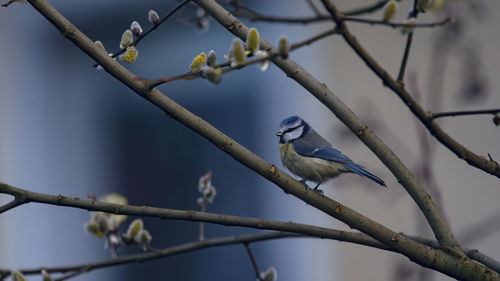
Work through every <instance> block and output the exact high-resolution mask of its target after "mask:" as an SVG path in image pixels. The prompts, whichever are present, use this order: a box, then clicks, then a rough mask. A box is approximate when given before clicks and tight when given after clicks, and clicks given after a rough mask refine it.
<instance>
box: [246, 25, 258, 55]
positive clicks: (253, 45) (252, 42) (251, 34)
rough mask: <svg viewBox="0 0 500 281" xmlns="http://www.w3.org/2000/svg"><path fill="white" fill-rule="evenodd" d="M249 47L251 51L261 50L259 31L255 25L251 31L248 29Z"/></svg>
mask: <svg viewBox="0 0 500 281" xmlns="http://www.w3.org/2000/svg"><path fill="white" fill-rule="evenodd" d="M247 47H248V50H249V51H250V53H255V52H256V51H258V50H259V32H258V31H257V29H256V28H255V27H252V28H250V31H248V34H247Z"/></svg>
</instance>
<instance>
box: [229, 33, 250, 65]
mask: <svg viewBox="0 0 500 281" xmlns="http://www.w3.org/2000/svg"><path fill="white" fill-rule="evenodd" d="M231 50H232V53H233V55H232V57H233V58H234V62H233V64H232V65H233V66H238V65H243V64H245V63H246V62H247V56H246V55H245V50H244V49H243V44H242V43H241V40H240V39H234V40H233V47H232V49H231Z"/></svg>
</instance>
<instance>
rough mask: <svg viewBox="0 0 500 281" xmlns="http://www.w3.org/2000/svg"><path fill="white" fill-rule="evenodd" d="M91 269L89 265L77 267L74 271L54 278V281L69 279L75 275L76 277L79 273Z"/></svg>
mask: <svg viewBox="0 0 500 281" xmlns="http://www.w3.org/2000/svg"><path fill="white" fill-rule="evenodd" d="M90 270H91V269H89V267H88V266H82V267H81V268H78V269H76V270H75V271H74V272H71V273H68V274H66V275H64V276H62V277H59V278H57V279H54V281H64V280H69V279H71V278H73V277H76V276H78V275H82V274H84V273H87V272H89V271H90Z"/></svg>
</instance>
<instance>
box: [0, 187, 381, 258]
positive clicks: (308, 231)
mask: <svg viewBox="0 0 500 281" xmlns="http://www.w3.org/2000/svg"><path fill="white" fill-rule="evenodd" d="M302 189H304V187H303V186H302ZM0 193H4V194H11V195H14V196H24V197H25V198H26V200H25V201H26V202H35V203H43V204H49V205H56V206H65V207H72V208H78V209H83V210H87V211H101V212H107V213H113V214H123V215H133V216H143V217H156V218H160V219H176V220H185V221H198V222H208V223H215V224H220V225H225V226H228V225H229V226H241V227H251V228H256V229H267V230H276V231H286V232H293V233H297V234H303V235H308V236H313V237H320V238H330V239H334V240H340V241H346V242H353V243H359V244H363V245H366V246H371V247H376V248H382V249H389V248H388V247H386V246H384V245H383V244H380V243H379V242H377V241H376V240H374V239H373V238H371V237H369V236H366V235H364V234H362V233H353V232H346V231H338V230H333V229H329V228H324V227H318V226H313V225H307V224H299V223H292V222H278V221H269V220H263V219H257V218H246V217H238V216H228V215H222V214H213V213H207V212H197V211H192V210H175V209H165V208H155V207H148V206H133V205H118V204H112V203H104V202H98V201H94V200H84V199H80V198H74V197H67V196H62V195H57V196H54V195H48V194H44V193H38V192H33V191H28V190H25V189H21V188H18V187H14V186H11V185H8V184H6V183H3V182H0ZM310 193H312V192H310ZM345 239H347V240H345Z"/></svg>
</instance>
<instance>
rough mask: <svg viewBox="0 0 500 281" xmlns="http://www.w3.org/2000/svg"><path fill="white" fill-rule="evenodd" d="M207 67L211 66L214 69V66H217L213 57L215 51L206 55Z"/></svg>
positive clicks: (215, 58)
mask: <svg viewBox="0 0 500 281" xmlns="http://www.w3.org/2000/svg"><path fill="white" fill-rule="evenodd" d="M207 65H208V66H212V67H214V66H216V65H217V57H216V56H215V51H214V50H211V51H210V52H209V53H208V58H207Z"/></svg>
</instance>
